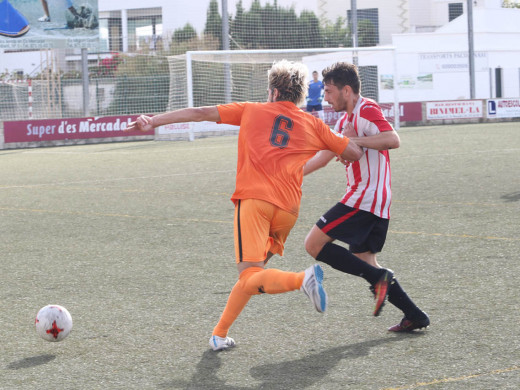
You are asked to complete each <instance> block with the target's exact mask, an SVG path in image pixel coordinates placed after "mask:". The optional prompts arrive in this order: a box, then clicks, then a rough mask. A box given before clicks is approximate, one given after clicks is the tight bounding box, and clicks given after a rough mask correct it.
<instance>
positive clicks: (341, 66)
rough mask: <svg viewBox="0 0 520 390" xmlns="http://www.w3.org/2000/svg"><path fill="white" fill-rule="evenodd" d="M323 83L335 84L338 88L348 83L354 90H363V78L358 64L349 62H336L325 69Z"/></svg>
mask: <svg viewBox="0 0 520 390" xmlns="http://www.w3.org/2000/svg"><path fill="white" fill-rule="evenodd" d="M321 74H322V75H323V83H324V84H327V83H330V84H334V85H335V86H336V87H338V88H343V87H344V86H345V85H348V86H349V87H350V88H352V92H354V93H356V94H357V93H359V91H360V90H361V80H360V79H359V73H358V69H357V67H356V65H354V64H349V63H348V62H336V63H335V64H333V65H332V66H329V67H328V68H325V69H323V72H321Z"/></svg>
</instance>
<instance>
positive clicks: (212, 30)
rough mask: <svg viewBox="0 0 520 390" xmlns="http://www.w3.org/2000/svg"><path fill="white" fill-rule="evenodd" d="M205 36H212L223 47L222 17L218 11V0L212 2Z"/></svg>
mask: <svg viewBox="0 0 520 390" xmlns="http://www.w3.org/2000/svg"><path fill="white" fill-rule="evenodd" d="M204 35H212V36H214V37H215V38H217V39H218V41H219V42H220V47H222V17H221V16H220V13H219V11H218V2H217V0H211V1H210V3H209V9H208V13H207V17H206V25H205V27H204Z"/></svg>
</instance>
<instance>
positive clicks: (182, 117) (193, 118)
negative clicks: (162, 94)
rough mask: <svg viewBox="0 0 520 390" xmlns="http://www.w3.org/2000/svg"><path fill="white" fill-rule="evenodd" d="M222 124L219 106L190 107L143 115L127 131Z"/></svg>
mask: <svg viewBox="0 0 520 390" xmlns="http://www.w3.org/2000/svg"><path fill="white" fill-rule="evenodd" d="M202 121H209V122H220V114H219V112H218V109H217V106H207V107H190V108H183V109H180V110H175V111H170V112H166V113H164V114H158V115H154V116H148V115H141V116H139V117H138V118H137V119H136V121H135V122H132V123H130V124H129V125H128V127H127V128H126V130H127V131H132V130H140V131H150V130H153V129H154V128H156V127H158V126H163V125H168V124H170V123H184V122H202Z"/></svg>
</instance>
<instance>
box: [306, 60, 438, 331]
mask: <svg viewBox="0 0 520 390" xmlns="http://www.w3.org/2000/svg"><path fill="white" fill-rule="evenodd" d="M323 82H324V84H325V100H326V101H327V102H328V103H329V104H330V105H331V106H332V107H333V109H334V110H335V111H336V112H342V111H345V112H346V113H345V115H344V116H343V117H342V118H340V120H339V121H338V123H337V124H336V130H337V131H338V132H340V133H342V134H343V135H345V136H347V137H349V138H350V139H351V141H354V142H355V143H357V144H358V145H359V146H360V147H362V148H363V152H364V154H363V157H362V158H361V159H359V160H358V161H354V162H348V161H346V162H345V165H346V167H347V168H346V170H347V190H346V194H345V195H344V196H343V198H342V199H341V200H340V201H339V202H338V203H337V204H336V205H335V206H333V207H332V208H331V209H330V210H329V211H327V212H326V213H325V214H323V216H322V217H321V218H320V219H319V220H318V222H317V223H316V225H315V226H314V227H313V228H312V229H311V231H310V232H309V234H308V235H307V237H306V239H305V249H306V250H307V252H308V253H309V254H310V255H311V256H312V257H314V258H315V259H316V260H318V261H322V262H324V263H326V264H329V265H330V266H331V267H333V268H335V269H337V270H340V271H342V272H345V273H348V274H352V275H356V276H360V277H363V278H364V279H366V280H367V281H368V282H369V283H370V284H371V289H372V291H373V292H374V295H375V298H376V308H375V310H374V315H379V310H380V309H381V307H382V305H383V303H384V300H385V293H387V294H388V301H389V302H390V303H392V304H393V305H395V306H396V307H397V308H399V309H400V310H401V311H402V312H403V313H404V317H403V319H402V320H401V322H400V323H399V324H397V325H395V326H392V327H390V328H389V329H388V330H389V331H393V332H406V331H412V330H414V329H420V328H424V327H427V326H428V325H429V324H430V320H429V317H428V315H427V314H426V313H424V312H423V311H422V310H421V309H419V308H418V307H417V306H416V305H415V304H414V303H413V301H412V300H411V299H410V297H409V296H408V295H407V294H406V292H405V291H404V290H403V288H402V287H401V285H400V284H399V282H398V281H397V279H395V277H394V276H393V272H392V271H390V270H385V269H384V268H381V267H380V265H379V263H378V262H377V258H376V254H377V253H378V252H380V251H381V250H382V249H383V245H384V243H385V240H386V234H387V231H388V224H389V218H390V204H391V200H392V196H391V195H392V192H391V179H390V157H389V149H395V148H398V147H399V144H400V139H399V135H398V134H397V132H396V131H395V130H394V129H393V128H392V126H391V125H390V123H389V122H388V121H387V120H386V118H385V117H384V116H383V114H382V112H381V108H380V107H379V105H378V104H377V103H376V102H375V101H373V100H371V99H367V98H364V97H363V96H361V95H360V89H361V81H360V78H359V74H358V71H357V67H356V66H355V65H352V64H349V63H344V62H340V63H336V64H334V65H332V66H331V67H329V68H327V69H325V70H324V71H323ZM334 157H335V155H334V153H333V152H331V151H328V150H327V151H325V150H324V151H320V152H319V153H317V154H316V156H315V157H314V158H313V159H311V160H309V161H308V162H307V164H306V165H305V168H304V174H309V173H311V172H313V171H315V170H316V169H319V168H321V167H324V166H325V165H327V163H328V162H329V161H330V160H331V159H332V158H334ZM335 240H339V241H342V242H344V243H347V244H348V245H349V249H346V248H345V247H343V246H340V245H337V244H334V243H333V241H335ZM358 259H362V260H364V262H359V261H358ZM382 274H383V276H384V275H386V277H387V278H390V280H391V283H390V285H389V286H388V290H387V291H383V292H381V291H379V289H380V286H379V284H378V280H379V279H378V278H381V275H382ZM383 287H384V286H383Z"/></svg>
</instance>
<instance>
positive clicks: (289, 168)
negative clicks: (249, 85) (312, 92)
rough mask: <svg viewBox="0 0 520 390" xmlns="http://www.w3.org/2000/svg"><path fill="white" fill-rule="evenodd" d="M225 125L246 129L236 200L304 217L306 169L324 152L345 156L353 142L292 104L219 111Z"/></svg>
mask: <svg viewBox="0 0 520 390" xmlns="http://www.w3.org/2000/svg"><path fill="white" fill-rule="evenodd" d="M218 111H219V114H220V118H221V123H227V124H232V125H238V126H240V131H239V136H238V160H237V176H236V187H235V192H234V193H233V196H232V197H231V200H233V201H236V200H238V199H261V200H265V201H267V202H270V203H273V204H274V205H276V206H278V207H280V208H281V209H283V210H286V211H288V212H290V213H292V214H295V215H298V211H299V207H300V200H301V185H302V182H303V166H304V165H305V163H306V162H307V161H308V160H309V159H311V158H312V157H313V156H314V155H315V154H316V152H318V151H320V150H324V149H328V150H332V151H334V152H335V153H337V154H341V153H342V152H343V150H344V149H345V148H346V146H347V144H348V138H345V137H343V136H342V135H340V134H337V133H334V132H333V131H331V130H330V128H329V127H328V126H327V125H326V124H325V123H323V122H322V121H321V120H319V119H318V118H316V117H314V116H312V115H310V114H308V113H305V112H303V111H302V110H300V109H299V108H298V107H296V106H295V105H294V104H293V103H291V102H274V103H231V104H224V105H220V106H218Z"/></svg>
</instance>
